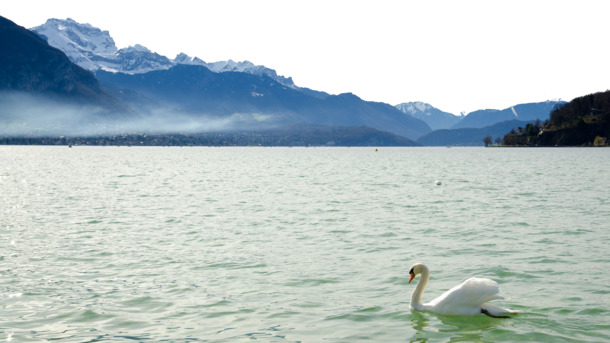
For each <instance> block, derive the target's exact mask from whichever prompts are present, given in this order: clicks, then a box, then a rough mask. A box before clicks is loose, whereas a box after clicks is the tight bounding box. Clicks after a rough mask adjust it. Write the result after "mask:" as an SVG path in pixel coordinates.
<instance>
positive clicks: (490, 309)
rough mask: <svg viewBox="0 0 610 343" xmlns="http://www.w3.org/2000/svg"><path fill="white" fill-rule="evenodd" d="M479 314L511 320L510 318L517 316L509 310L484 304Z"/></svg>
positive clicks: (515, 312)
mask: <svg viewBox="0 0 610 343" xmlns="http://www.w3.org/2000/svg"><path fill="white" fill-rule="evenodd" d="M481 313H482V314H484V315H486V316H489V317H492V318H512V317H511V316H516V315H517V314H519V312H517V311H513V310H509V309H506V308H502V307H499V306H495V305H491V304H485V305H484V306H483V307H482V308H481Z"/></svg>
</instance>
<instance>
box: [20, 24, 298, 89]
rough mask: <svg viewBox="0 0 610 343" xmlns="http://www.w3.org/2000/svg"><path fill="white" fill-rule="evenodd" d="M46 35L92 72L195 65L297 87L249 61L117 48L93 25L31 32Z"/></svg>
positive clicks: (42, 27) (49, 27) (47, 27)
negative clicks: (217, 59) (213, 60)
mask: <svg viewBox="0 0 610 343" xmlns="http://www.w3.org/2000/svg"><path fill="white" fill-rule="evenodd" d="M30 30H32V31H34V32H36V33H37V34H38V35H40V36H43V37H44V38H45V39H46V40H47V42H48V43H49V45H51V46H53V47H55V48H58V49H59V50H61V51H63V52H64V53H65V54H66V55H67V56H68V57H69V58H70V60H72V62H74V63H76V64H78V65H79V66H81V67H83V68H85V69H88V70H91V71H96V70H99V69H101V70H106V71H112V72H122V73H128V74H139V73H146V72H149V71H153V70H163V69H169V68H171V67H173V66H174V65H177V64H193V65H202V66H205V67H207V68H208V69H210V70H211V71H213V72H217V73H222V72H243V73H248V74H253V75H261V76H262V75H265V76H268V77H270V78H271V79H274V80H275V81H277V82H279V83H281V84H283V85H284V86H287V87H291V88H297V87H296V86H295V85H294V83H293V82H292V79H291V78H286V77H283V76H279V75H277V73H276V72H275V70H273V69H269V68H266V67H264V66H257V65H254V64H253V63H252V62H249V61H242V62H235V61H233V60H228V61H220V62H214V63H206V62H204V61H203V60H201V59H199V58H197V57H190V56H188V55H187V54H184V53H180V54H178V56H176V58H175V59H174V60H170V59H168V58H167V57H165V56H161V55H159V54H157V53H154V52H152V51H150V50H149V49H148V48H146V47H145V46H142V45H140V44H136V45H133V46H130V47H127V48H123V49H120V50H119V49H117V47H116V45H115V42H114V40H113V39H112V37H110V33H109V32H108V31H102V30H100V29H99V28H96V27H94V26H92V25H90V24H80V23H78V22H76V21H75V20H73V19H70V18H68V19H65V20H63V19H49V20H47V22H46V23H45V24H43V25H40V26H37V27H34V28H32V29H30Z"/></svg>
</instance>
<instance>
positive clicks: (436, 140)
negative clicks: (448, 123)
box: [417, 119, 528, 146]
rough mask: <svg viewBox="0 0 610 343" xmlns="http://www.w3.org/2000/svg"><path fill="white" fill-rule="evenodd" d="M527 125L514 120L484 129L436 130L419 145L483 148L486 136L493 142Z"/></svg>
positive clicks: (420, 141)
mask: <svg viewBox="0 0 610 343" xmlns="http://www.w3.org/2000/svg"><path fill="white" fill-rule="evenodd" d="M527 123H528V122H524V121H520V120H515V119H513V120H509V121H505V122H501V123H496V124H494V125H490V126H486V127H483V128H464V129H451V130H448V129H444V130H436V131H432V132H430V133H428V134H427V135H424V136H422V137H420V138H419V139H418V140H417V143H419V144H421V145H425V146H482V145H485V144H484V143H483V138H485V137H486V136H491V137H492V140H495V139H497V138H500V139H501V138H502V137H504V135H505V134H506V133H508V132H509V131H510V130H512V129H514V128H516V127H519V126H525V125H526V124H527Z"/></svg>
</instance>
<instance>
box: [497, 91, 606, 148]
mask: <svg viewBox="0 0 610 343" xmlns="http://www.w3.org/2000/svg"><path fill="white" fill-rule="evenodd" d="M608 138H610V91H606V92H600V93H595V94H589V95H585V96H582V97H579V98H576V99H574V100H572V101H570V102H569V103H567V104H565V105H564V106H561V107H558V108H556V109H555V110H553V111H552V112H551V115H550V118H549V120H547V121H545V122H544V123H541V124H540V123H536V124H528V125H527V126H526V127H520V128H518V129H516V130H512V131H511V132H510V133H508V134H507V135H505V136H504V140H503V144H504V145H510V146H606V145H608V143H609V142H608Z"/></svg>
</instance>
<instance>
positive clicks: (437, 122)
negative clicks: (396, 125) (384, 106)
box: [396, 101, 462, 130]
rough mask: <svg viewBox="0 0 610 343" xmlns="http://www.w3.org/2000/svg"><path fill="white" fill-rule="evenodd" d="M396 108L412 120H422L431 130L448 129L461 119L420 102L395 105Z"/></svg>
mask: <svg viewBox="0 0 610 343" xmlns="http://www.w3.org/2000/svg"><path fill="white" fill-rule="evenodd" d="M396 108H398V109H399V110H400V111H402V112H403V113H405V114H407V115H409V116H411V117H413V118H416V119H420V120H423V121H424V122H425V123H426V124H428V126H430V128H431V129H432V130H440V129H447V128H450V127H452V126H453V125H455V124H456V123H458V122H459V121H460V120H461V119H462V118H461V117H458V116H455V115H453V114H451V113H447V112H443V111H441V110H439V109H438V108H435V107H433V106H430V105H429V104H426V103H424V102H420V101H415V102H405V103H402V104H399V105H396Z"/></svg>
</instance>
